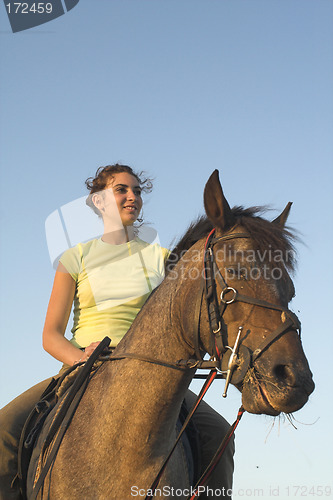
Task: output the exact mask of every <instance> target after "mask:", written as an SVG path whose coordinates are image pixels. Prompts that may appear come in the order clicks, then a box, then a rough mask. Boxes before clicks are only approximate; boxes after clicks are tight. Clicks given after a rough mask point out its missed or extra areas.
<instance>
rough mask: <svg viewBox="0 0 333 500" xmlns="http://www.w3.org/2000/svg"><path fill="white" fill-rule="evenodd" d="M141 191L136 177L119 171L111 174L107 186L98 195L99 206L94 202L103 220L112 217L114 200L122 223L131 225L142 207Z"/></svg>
mask: <svg viewBox="0 0 333 500" xmlns="http://www.w3.org/2000/svg"><path fill="white" fill-rule="evenodd" d="M141 191H142V189H141V187H140V184H139V182H138V180H137V179H136V177H134V176H133V175H131V174H128V173H127V172H121V173H119V174H114V175H113V176H112V178H111V180H110V183H109V184H108V186H107V188H106V189H105V190H104V191H103V192H102V193H101V194H102V197H100V196H99V197H98V198H99V203H98V204H99V205H100V206H98V204H97V203H95V202H94V203H95V204H96V206H97V208H98V209H99V210H100V211H101V213H102V217H103V219H104V221H105V219H106V218H112V217H113V218H114V201H115V202H116V205H117V208H118V211H119V215H120V218H121V222H122V224H123V225H124V226H131V225H132V224H133V223H134V222H135V221H136V220H137V218H138V216H139V213H140V210H141V208H142V198H141ZM96 201H97V200H96Z"/></svg>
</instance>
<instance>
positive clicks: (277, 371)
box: [273, 365, 296, 386]
mask: <svg viewBox="0 0 333 500" xmlns="http://www.w3.org/2000/svg"><path fill="white" fill-rule="evenodd" d="M273 371H274V375H275V376H276V378H277V379H278V380H279V381H280V382H284V383H285V384H287V385H292V386H293V385H295V384H296V374H295V373H294V371H293V370H292V368H291V367H290V366H288V365H277V366H276V367H275V368H274V370H273Z"/></svg>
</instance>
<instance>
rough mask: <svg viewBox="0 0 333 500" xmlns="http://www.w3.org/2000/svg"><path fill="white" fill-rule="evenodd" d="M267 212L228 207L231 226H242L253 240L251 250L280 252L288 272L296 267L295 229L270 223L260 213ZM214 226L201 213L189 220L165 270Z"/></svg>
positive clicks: (256, 209) (257, 208)
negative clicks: (232, 220)
mask: <svg viewBox="0 0 333 500" xmlns="http://www.w3.org/2000/svg"><path fill="white" fill-rule="evenodd" d="M267 211H268V208H267V207H265V206H262V207H249V208H244V207H242V206H235V207H233V208H232V209H231V212H232V215H233V217H234V219H235V221H236V222H235V225H234V226H233V227H235V226H236V225H241V226H242V227H243V228H244V229H245V230H246V231H247V232H248V233H249V235H250V237H251V239H252V241H253V243H254V249H255V250H256V251H257V252H259V253H260V255H266V254H267V253H268V252H267V251H268V250H269V251H270V252H271V254H274V252H277V251H278V252H279V254H280V255H281V263H283V264H284V266H285V267H286V269H288V271H290V272H294V271H295V267H296V251H295V247H294V242H295V240H297V239H298V238H297V235H296V232H295V231H294V230H292V229H290V227H288V226H284V227H281V226H280V225H279V224H273V223H272V222H271V221H269V220H267V219H265V218H263V217H262V214H264V213H266V212H267ZM213 227H214V226H213V224H212V222H211V221H210V220H209V219H208V217H207V216H204V215H202V216H199V217H198V218H197V219H196V220H194V221H192V222H191V223H190V225H189V226H188V228H187V230H186V232H185V233H184V235H183V236H182V237H181V238H180V239H179V241H178V242H177V243H176V245H175V246H174V248H173V250H172V252H171V254H170V257H169V259H168V261H167V263H166V269H167V270H168V271H169V270H170V269H172V268H173V267H174V265H175V264H176V263H177V261H178V260H179V259H180V257H181V256H182V255H183V254H184V253H185V252H186V251H187V250H189V249H190V248H191V247H192V246H193V245H194V244H195V243H196V242H197V241H199V240H200V239H202V238H204V237H207V236H208V234H209V233H210V231H211V230H212V229H213ZM230 229H232V228H230Z"/></svg>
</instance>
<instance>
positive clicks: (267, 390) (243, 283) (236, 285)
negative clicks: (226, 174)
mask: <svg viewBox="0 0 333 500" xmlns="http://www.w3.org/2000/svg"><path fill="white" fill-rule="evenodd" d="M204 204H205V210H206V214H207V217H208V219H209V220H210V221H211V223H212V224H213V226H214V228H215V232H214V234H213V236H212V240H211V241H210V242H208V247H209V254H210V255H211V256H212V259H211V262H212V263H211V269H210V274H211V275H212V277H213V287H215V294H213V299H212V300H210V301H208V313H207V314H208V319H209V323H210V326H211V328H210V329H209V330H210V332H209V334H208V333H207V328H206V330H205V328H202V332H201V341H202V342H203V344H206V346H205V349H206V350H207V351H208V352H210V351H209V349H211V347H209V336H210V335H211V331H212V323H214V322H215V323H217V321H216V317H215V319H214V318H213V319H212V318H211V317H210V315H211V314H213V316H214V314H215V316H216V315H217V316H219V315H220V317H219V318H218V319H219V320H220V322H221V324H220V325H218V324H217V326H216V327H215V329H214V328H213V330H214V331H215V351H214V353H216V350H217V352H218V354H219V355H222V369H223V368H224V369H226V370H227V369H228V368H229V375H232V376H231V383H233V384H234V385H235V386H236V387H237V388H238V389H239V390H240V391H241V392H242V402H243V406H244V408H245V410H247V411H248V412H250V413H265V414H268V415H278V414H279V413H280V412H285V413H291V412H294V411H296V410H298V409H300V408H301V407H302V406H303V405H304V404H305V403H306V402H307V400H308V397H309V395H310V394H311V393H312V391H313V390H314V383H313V380H312V374H311V371H310V369H309V365H308V362H307V359H306V357H305V354H304V351H303V348H302V343H301V338H300V323H299V320H298V318H297V317H296V315H295V314H294V313H292V312H291V311H290V310H289V309H288V304H289V302H290V301H291V299H292V297H293V296H294V286H293V283H292V280H291V278H290V276H289V273H288V270H292V269H293V266H294V251H293V246H292V242H291V240H292V235H291V233H290V231H288V229H287V228H286V226H285V223H286V220H287V217H288V214H289V211H290V207H291V203H288V205H287V206H286V208H285V210H284V211H283V212H282V213H281V215H280V216H279V217H277V218H276V219H275V220H274V221H272V222H269V221H267V220H266V219H263V218H262V217H259V216H258V215H256V214H255V210H252V212H251V209H249V210H245V209H242V208H241V207H237V208H234V209H231V208H230V206H229V204H228V201H227V200H226V198H225V196H224V194H223V191H222V187H221V184H220V181H219V176H218V171H217V170H215V172H213V174H212V175H211V176H210V178H209V180H208V182H207V184H206V186H205V191H204ZM208 274H209V273H208ZM206 279H207V275H206ZM206 295H207V287H206ZM214 297H215V302H216V304H215V309H214ZM210 308H211V309H212V311H211V312H209V309H210ZM217 309H218V310H217ZM206 326H207V321H206ZM219 326H220V331H219V330H218V328H219ZM216 331H217V333H216ZM237 336H238V339H237ZM236 339H237V342H236ZM218 341H219V342H220V347H219V345H218ZM235 344H237V346H236V348H235V349H234V350H233V351H234V352H233V351H232V348H233V347H234V346H235ZM219 351H222V352H219ZM236 351H237V352H236ZM231 358H233V359H232V362H233V366H231V365H232V363H230V360H231ZM231 372H233V373H231Z"/></svg>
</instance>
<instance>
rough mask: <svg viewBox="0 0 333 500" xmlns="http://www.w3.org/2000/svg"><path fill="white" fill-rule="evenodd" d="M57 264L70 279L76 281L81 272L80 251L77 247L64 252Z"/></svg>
mask: <svg viewBox="0 0 333 500" xmlns="http://www.w3.org/2000/svg"><path fill="white" fill-rule="evenodd" d="M59 262H61V264H62V265H63V266H65V268H66V270H67V271H68V272H69V274H70V275H71V276H72V278H73V279H74V280H75V281H77V279H78V276H79V274H80V272H81V270H82V251H80V248H79V245H76V246H75V247H73V248H69V249H68V250H66V251H65V252H64V253H63V254H62V256H61V257H60V259H59Z"/></svg>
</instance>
